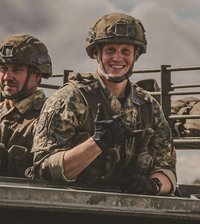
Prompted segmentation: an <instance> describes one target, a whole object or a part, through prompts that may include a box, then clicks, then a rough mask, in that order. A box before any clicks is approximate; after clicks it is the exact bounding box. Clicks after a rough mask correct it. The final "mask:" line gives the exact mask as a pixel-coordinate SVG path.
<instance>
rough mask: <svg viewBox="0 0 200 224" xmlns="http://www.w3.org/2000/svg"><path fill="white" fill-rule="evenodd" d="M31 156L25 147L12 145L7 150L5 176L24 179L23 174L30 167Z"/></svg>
mask: <svg viewBox="0 0 200 224" xmlns="http://www.w3.org/2000/svg"><path fill="white" fill-rule="evenodd" d="M31 161H32V156H31V154H30V152H29V151H28V149H27V148H26V147H23V146H20V145H13V146H11V148H10V149H9V150H8V168H7V175H8V176H13V177H25V176H24V172H25V170H26V168H27V167H28V166H30V165H31Z"/></svg>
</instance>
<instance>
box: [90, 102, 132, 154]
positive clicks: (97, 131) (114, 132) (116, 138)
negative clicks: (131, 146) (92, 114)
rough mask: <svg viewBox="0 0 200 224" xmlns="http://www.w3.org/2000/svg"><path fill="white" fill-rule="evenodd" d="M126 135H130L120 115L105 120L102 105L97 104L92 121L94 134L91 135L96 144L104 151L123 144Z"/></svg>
mask: <svg viewBox="0 0 200 224" xmlns="http://www.w3.org/2000/svg"><path fill="white" fill-rule="evenodd" d="M128 137H130V135H129V130H128V128H127V127H126V125H125V124H124V123H123V121H122V119H121V118H120V116H119V115H116V116H112V117H111V118H110V119H109V120H105V116H104V112H103V108H102V105H101V104H99V105H98V110H97V115H96V118H95V121H94V135H93V136H92V138H93V139H94V141H95V142H96V143H97V145H98V146H99V147H100V148H101V149H102V150H103V151H106V150H108V149H109V148H113V147H114V146H119V145H121V144H123V142H124V141H125V139H126V138H128Z"/></svg>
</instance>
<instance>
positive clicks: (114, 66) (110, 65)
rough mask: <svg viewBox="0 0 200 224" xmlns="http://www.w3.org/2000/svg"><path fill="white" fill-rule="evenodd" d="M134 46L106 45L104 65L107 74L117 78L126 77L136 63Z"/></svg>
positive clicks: (103, 57)
mask: <svg viewBox="0 0 200 224" xmlns="http://www.w3.org/2000/svg"><path fill="white" fill-rule="evenodd" d="M134 57H135V56H134V46H133V45H132V44H106V45H105V46H103V48H102V62H101V63H102V65H103V68H104V70H105V72H106V73H107V74H109V75H113V76H115V77H117V76H121V75H124V74H125V73H127V72H128V71H129V68H130V67H131V66H132V65H133V63H134Z"/></svg>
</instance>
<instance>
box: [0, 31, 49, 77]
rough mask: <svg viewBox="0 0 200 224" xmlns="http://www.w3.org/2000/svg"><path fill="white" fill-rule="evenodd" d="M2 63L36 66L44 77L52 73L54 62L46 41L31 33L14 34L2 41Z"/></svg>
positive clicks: (0, 57) (0, 61)
mask: <svg viewBox="0 0 200 224" xmlns="http://www.w3.org/2000/svg"><path fill="white" fill-rule="evenodd" d="M0 63H1V64H5V63H7V64H9V63H10V64H24V65H32V66H35V67H36V68H37V69H38V70H39V71H40V72H41V73H42V77H43V78H49V77H50V76H51V75H52V63H51V58H50V56H49V54H48V50H47V48H46V46H45V45H44V43H42V42H41V41H40V40H38V39H37V38H35V37H33V36H31V35H29V34H14V35H10V36H8V37H6V38H5V39H4V40H3V41H1V42H0Z"/></svg>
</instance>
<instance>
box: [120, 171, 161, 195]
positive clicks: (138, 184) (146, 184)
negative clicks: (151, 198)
mask: <svg viewBox="0 0 200 224" xmlns="http://www.w3.org/2000/svg"><path fill="white" fill-rule="evenodd" d="M161 187H162V183H161V182H160V180H159V179H158V178H148V177H144V176H141V175H134V176H133V177H132V178H131V179H129V180H124V181H122V184H121V191H122V192H124V193H131V194H144V195H157V194H158V192H159V191H160V190H161Z"/></svg>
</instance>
